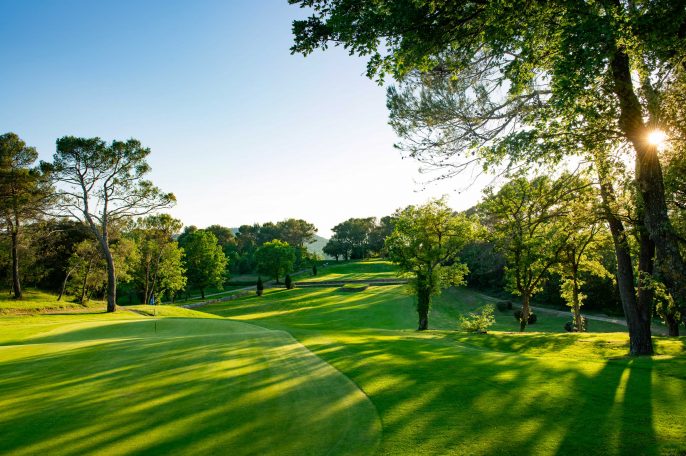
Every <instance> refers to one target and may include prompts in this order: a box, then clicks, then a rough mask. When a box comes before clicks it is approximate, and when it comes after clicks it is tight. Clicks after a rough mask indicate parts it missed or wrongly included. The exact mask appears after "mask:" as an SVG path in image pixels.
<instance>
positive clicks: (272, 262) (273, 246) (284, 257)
mask: <svg viewBox="0 0 686 456" xmlns="http://www.w3.org/2000/svg"><path fill="white" fill-rule="evenodd" d="M255 259H256V260H257V270H258V271H259V272H260V273H262V274H269V275H270V276H271V277H274V279H275V280H276V283H279V277H280V276H281V275H284V274H288V273H289V272H291V271H292V270H293V264H294V263H295V249H294V248H293V247H291V246H290V245H288V243H286V242H283V241H279V240H278V239H274V240H273V241H269V242H265V243H264V244H262V246H261V247H259V248H258V249H257V251H256V252H255Z"/></svg>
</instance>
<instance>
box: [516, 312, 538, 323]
mask: <svg viewBox="0 0 686 456" xmlns="http://www.w3.org/2000/svg"><path fill="white" fill-rule="evenodd" d="M513 315H514V317H515V320H517V321H521V320H522V311H521V310H515V311H514V313H513ZM528 320H529V321H528V322H527V323H528V324H530V325H533V324H534V323H536V322H537V321H538V316H536V314H535V313H533V312H529V319H528Z"/></svg>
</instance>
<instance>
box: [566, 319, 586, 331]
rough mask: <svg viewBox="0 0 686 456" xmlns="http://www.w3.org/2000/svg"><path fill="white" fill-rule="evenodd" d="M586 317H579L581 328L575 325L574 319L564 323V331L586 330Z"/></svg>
mask: <svg viewBox="0 0 686 456" xmlns="http://www.w3.org/2000/svg"><path fill="white" fill-rule="evenodd" d="M586 321H587V320H586V317H581V328H580V329H579V328H577V327H576V322H575V321H574V320H572V321H568V322H567V323H565V331H567V332H585V331H586Z"/></svg>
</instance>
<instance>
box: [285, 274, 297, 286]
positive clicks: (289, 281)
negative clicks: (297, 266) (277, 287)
mask: <svg viewBox="0 0 686 456" xmlns="http://www.w3.org/2000/svg"><path fill="white" fill-rule="evenodd" d="M284 285H286V289H287V290H292V289H293V287H294V286H295V285H293V279H291V275H290V274H286V278H285V279H284Z"/></svg>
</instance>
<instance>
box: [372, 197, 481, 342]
mask: <svg viewBox="0 0 686 456" xmlns="http://www.w3.org/2000/svg"><path fill="white" fill-rule="evenodd" d="M395 217H396V220H395V229H394V230H393V233H391V235H390V236H389V237H388V238H386V244H385V247H386V249H387V250H388V253H389V258H390V259H391V260H392V261H394V262H395V263H397V264H398V265H399V266H400V269H401V270H402V271H404V272H405V273H407V274H409V275H410V276H411V277H412V280H411V282H410V286H411V288H412V290H413V291H414V293H415V294H416V296H417V313H418V315H419V325H418V328H417V329H418V330H419V331H423V330H425V329H428V328H429V309H430V307H431V297H432V296H434V295H436V294H438V293H440V291H441V289H442V288H445V287H447V286H450V285H460V284H462V282H463V279H464V277H465V275H466V274H467V272H468V270H467V267H466V266H465V265H464V264H462V263H461V262H460V261H459V253H460V251H461V250H462V248H463V247H464V246H465V244H466V243H467V242H469V241H470V240H472V239H473V238H474V236H475V233H476V223H475V222H474V221H472V220H471V219H469V218H467V217H466V216H464V215H459V214H455V213H454V212H453V211H452V209H450V208H449V207H448V206H447V204H446V202H445V199H439V200H432V201H429V202H428V203H426V204H424V205H423V206H408V207H407V208H405V209H402V210H398V211H397V212H396V213H395Z"/></svg>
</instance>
